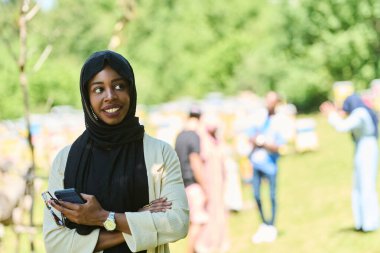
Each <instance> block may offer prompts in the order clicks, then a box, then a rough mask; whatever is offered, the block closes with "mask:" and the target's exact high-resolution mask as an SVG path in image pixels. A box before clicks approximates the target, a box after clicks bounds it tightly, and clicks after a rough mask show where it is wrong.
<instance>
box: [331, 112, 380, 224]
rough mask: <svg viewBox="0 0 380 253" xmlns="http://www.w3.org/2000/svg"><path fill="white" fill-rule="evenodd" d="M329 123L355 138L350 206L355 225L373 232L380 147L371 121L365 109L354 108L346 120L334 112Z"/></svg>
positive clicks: (376, 212)
mask: <svg viewBox="0 0 380 253" xmlns="http://www.w3.org/2000/svg"><path fill="white" fill-rule="evenodd" d="M329 122H330V124H331V125H333V126H334V127H335V129H336V130H337V131H341V132H352V133H353V135H354V139H355V155H354V187H353V192H352V209H353V214H354V219H355V227H356V228H357V229H362V230H364V231H372V230H375V229H377V228H378V227H379V225H380V223H379V222H380V221H379V216H380V215H379V204H378V195H377V191H376V178H377V171H378V157H379V147H378V143H377V139H376V137H375V136H374V131H375V129H374V124H373V122H372V119H371V116H370V115H369V113H368V112H367V110H366V109H364V108H357V109H355V110H354V111H353V112H352V113H351V114H350V115H349V116H348V117H347V118H346V119H342V118H340V117H339V115H337V114H336V113H334V114H331V115H330V116H329Z"/></svg>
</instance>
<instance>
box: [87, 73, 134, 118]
mask: <svg viewBox="0 0 380 253" xmlns="http://www.w3.org/2000/svg"><path fill="white" fill-rule="evenodd" d="M88 93H89V98H90V104H91V107H92V110H93V111H94V113H95V114H96V116H97V117H98V118H99V119H101V120H102V121H103V122H105V123H106V124H108V125H116V124H119V123H120V122H121V121H122V120H123V119H124V118H125V116H126V115H127V113H128V110H129V106H130V97H129V85H128V83H127V82H126V81H125V80H124V79H123V78H122V77H121V76H120V75H119V74H118V73H117V72H116V71H115V70H113V69H112V68H111V67H109V66H106V67H105V68H104V69H103V70H102V71H100V72H99V73H97V74H96V75H95V76H94V77H93V78H92V79H91V80H90V82H89V84H88Z"/></svg>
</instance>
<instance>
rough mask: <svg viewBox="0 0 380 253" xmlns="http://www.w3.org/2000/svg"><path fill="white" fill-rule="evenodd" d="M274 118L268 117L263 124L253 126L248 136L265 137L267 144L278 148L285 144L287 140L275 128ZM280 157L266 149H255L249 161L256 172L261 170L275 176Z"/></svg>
mask: <svg viewBox="0 0 380 253" xmlns="http://www.w3.org/2000/svg"><path fill="white" fill-rule="evenodd" d="M274 122H275V121H274V116H267V117H266V120H265V121H264V123H263V124H261V125H259V126H253V127H252V128H250V129H249V130H248V136H249V137H250V138H251V137H255V136H257V135H263V136H264V138H265V142H266V143H271V144H274V145H276V146H281V145H283V144H285V139H284V138H283V136H282V134H281V133H280V131H278V129H277V128H276V127H275V123H274ZM279 157H280V154H279V153H278V152H271V151H268V150H267V149H265V148H260V147H255V148H254V149H253V150H252V152H251V153H250V155H249V160H250V162H251V163H252V165H253V168H254V169H255V170H261V171H262V172H264V173H267V174H271V175H273V174H275V173H276V172H277V160H278V158H279Z"/></svg>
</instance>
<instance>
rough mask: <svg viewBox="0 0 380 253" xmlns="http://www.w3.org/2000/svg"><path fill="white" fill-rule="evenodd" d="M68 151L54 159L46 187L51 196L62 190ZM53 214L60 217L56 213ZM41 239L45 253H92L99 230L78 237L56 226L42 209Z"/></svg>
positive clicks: (46, 211)
mask: <svg viewBox="0 0 380 253" xmlns="http://www.w3.org/2000/svg"><path fill="white" fill-rule="evenodd" d="M69 150H70V147H66V148H64V149H63V150H61V151H60V152H59V153H58V155H57V156H56V158H55V159H54V162H53V166H52V168H51V171H50V175H49V185H48V191H49V192H50V193H51V194H54V191H56V190H58V189H63V177H64V170H65V167H66V161H67V156H68V152H69ZM53 196H54V195H53ZM55 213H56V214H57V216H58V217H61V214H60V213H59V212H58V211H55ZM43 237H44V243H45V248H46V252H47V253H50V252H54V253H61V252H62V253H74V252H75V253H92V252H93V251H94V248H95V246H96V243H97V241H98V237H99V229H95V230H94V231H92V232H91V233H90V234H89V235H86V236H83V235H79V234H78V233H76V230H74V229H68V228H66V227H59V226H58V225H56V224H55V222H54V220H53V217H52V216H51V214H50V211H49V210H48V209H47V208H46V207H44V219H43Z"/></svg>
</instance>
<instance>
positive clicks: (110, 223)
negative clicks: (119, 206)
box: [103, 212, 116, 231]
mask: <svg viewBox="0 0 380 253" xmlns="http://www.w3.org/2000/svg"><path fill="white" fill-rule="evenodd" d="M103 226H104V228H105V229H106V230H107V231H114V230H115V228H116V222H115V213H114V212H110V213H109V214H108V217H107V219H106V221H105V222H104V223H103Z"/></svg>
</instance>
